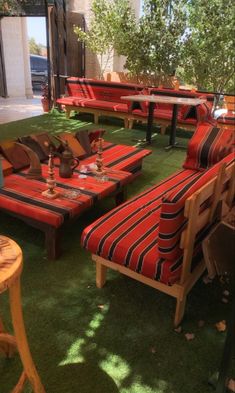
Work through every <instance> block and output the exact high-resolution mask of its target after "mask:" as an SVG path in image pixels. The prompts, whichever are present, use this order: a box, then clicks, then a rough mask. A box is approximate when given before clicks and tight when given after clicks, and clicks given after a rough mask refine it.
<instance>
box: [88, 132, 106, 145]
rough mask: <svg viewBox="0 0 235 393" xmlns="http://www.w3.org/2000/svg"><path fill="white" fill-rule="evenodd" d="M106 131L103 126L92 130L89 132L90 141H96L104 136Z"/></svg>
mask: <svg viewBox="0 0 235 393" xmlns="http://www.w3.org/2000/svg"><path fill="white" fill-rule="evenodd" d="M104 133H105V130H103V129H102V128H101V129H99V130H95V131H90V132H89V134H88V136H89V140H90V143H92V142H94V141H97V140H98V138H102V136H103V135H104Z"/></svg>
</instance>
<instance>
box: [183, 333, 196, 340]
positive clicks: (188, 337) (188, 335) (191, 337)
mask: <svg viewBox="0 0 235 393" xmlns="http://www.w3.org/2000/svg"><path fill="white" fill-rule="evenodd" d="M185 338H186V340H187V341H191V340H194V338H195V334H193V333H186V334H185Z"/></svg>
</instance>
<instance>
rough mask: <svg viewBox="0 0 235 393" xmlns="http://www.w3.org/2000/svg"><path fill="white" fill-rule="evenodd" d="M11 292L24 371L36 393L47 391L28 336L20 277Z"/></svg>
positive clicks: (13, 318)
mask: <svg viewBox="0 0 235 393" xmlns="http://www.w3.org/2000/svg"><path fill="white" fill-rule="evenodd" d="M9 293H10V309H11V316H12V323H13V327H14V333H15V338H16V343H17V347H18V351H19V354H20V358H21V361H22V364H23V367H24V372H25V373H26V375H27V378H28V379H29V381H30V383H31V385H32V388H33V391H34V393H45V389H44V387H43V385H42V383H41V380H40V378H39V375H38V373H37V370H36V367H35V365H34V362H33V359H32V356H31V353H30V350H29V346H28V341H27V337H26V332H25V327H24V320H23V314H22V308H21V292H20V278H19V277H18V278H17V279H16V280H15V282H14V283H13V284H12V285H11V286H10V288H9Z"/></svg>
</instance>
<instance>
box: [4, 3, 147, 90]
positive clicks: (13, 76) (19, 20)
mask: <svg viewBox="0 0 235 393" xmlns="http://www.w3.org/2000/svg"><path fill="white" fill-rule="evenodd" d="M92 1H93V0H84V1H80V0H69V1H66V2H65V3H66V7H67V10H68V12H69V13H70V15H71V14H74V15H76V14H82V15H83V17H84V20H85V26H86V29H89V25H90V21H91V18H92V12H91V5H92ZM129 1H130V4H131V6H132V8H133V10H134V12H135V15H136V17H137V18H138V17H139V15H140V6H141V0H129ZM0 45H1V51H0V56H1V59H0V60H1V61H0V64H1V65H0V68H1V69H0V96H6V95H7V96H8V97H21V96H22V97H28V98H30V97H32V95H33V91H32V82H31V73H30V61H29V47H28V32H27V21H26V18H25V17H1V18H0ZM84 58H85V67H84V69H85V76H86V77H88V78H97V77H98V75H99V74H100V59H99V57H98V56H96V55H95V54H93V53H91V52H90V51H89V50H88V49H86V52H85V57H84ZM124 63H125V59H123V58H122V57H118V56H115V54H114V56H113V57H112V59H110V60H109V61H108V63H107V69H106V71H107V72H111V71H122V70H123V65H124ZM3 77H4V79H5V81H4V80H3ZM4 84H5V85H6V86H5V88H4ZM6 92H7V93H6Z"/></svg>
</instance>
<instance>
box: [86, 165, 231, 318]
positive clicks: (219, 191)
mask: <svg viewBox="0 0 235 393" xmlns="http://www.w3.org/2000/svg"><path fill="white" fill-rule="evenodd" d="M228 180H229V186H228V188H227V189H226V190H225V191H223V185H224V183H225V182H226V181H228ZM234 196H235V163H233V164H231V165H230V166H228V167H227V168H226V165H225V164H221V167H220V169H219V172H218V174H217V176H216V177H214V178H213V179H211V180H210V181H209V182H208V183H207V184H205V185H204V186H203V187H201V188H200V189H199V190H198V191H196V192H195V193H194V194H193V195H192V196H190V197H189V198H188V199H187V200H186V203H185V209H184V215H185V217H186V218H187V219H188V224H187V226H186V228H185V230H184V231H183V232H182V235H181V241H180V247H181V248H182V249H183V263H182V272H181V277H180V279H179V281H178V282H177V283H175V284H173V285H172V286H169V285H166V284H163V283H161V282H159V281H155V280H153V279H150V278H148V277H145V276H143V275H141V274H139V273H136V272H134V271H133V270H130V269H128V268H126V267H124V266H122V265H119V264H117V263H114V262H111V261H109V260H106V259H104V258H102V257H100V256H97V255H95V254H93V255H92V259H93V261H94V262H95V263H96V285H97V287H98V288H102V287H103V285H104V284H105V281H106V271H107V268H110V269H113V270H117V271H119V272H120V273H123V274H125V275H126V276H128V277H131V278H134V279H135V280H137V281H140V282H142V283H143V284H146V285H149V286H150V287H152V288H155V289H158V290H159V291H161V292H164V293H166V294H168V295H170V296H173V297H174V298H176V311H175V317H174V326H178V325H179V324H180V322H181V320H182V319H183V316H184V312H185V305H186V300H187V295H188V293H189V292H190V290H191V288H192V287H193V286H194V284H195V283H196V281H197V280H198V279H199V278H200V276H201V275H202V273H203V272H204V270H205V269H206V266H205V262H204V260H203V259H202V260H201V261H200V262H199V263H198V264H197V266H196V267H195V268H194V269H193V271H191V263H192V256H193V250H194V244H195V238H196V235H197V233H198V232H199V231H200V230H201V229H202V228H203V227H205V226H206V225H207V224H209V223H210V222H211V221H212V219H213V217H214V215H215V213H216V210H218V209H217V208H218V207H219V205H221V203H222V202H224V203H226V204H227V205H228V206H229V207H231V206H232V202H233V200H234ZM208 198H212V203H211V204H210V206H209V207H208V208H207V209H205V210H204V211H203V212H202V213H200V206H201V205H202V203H203V202H205V201H206V200H208ZM219 218H220V217H219Z"/></svg>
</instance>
